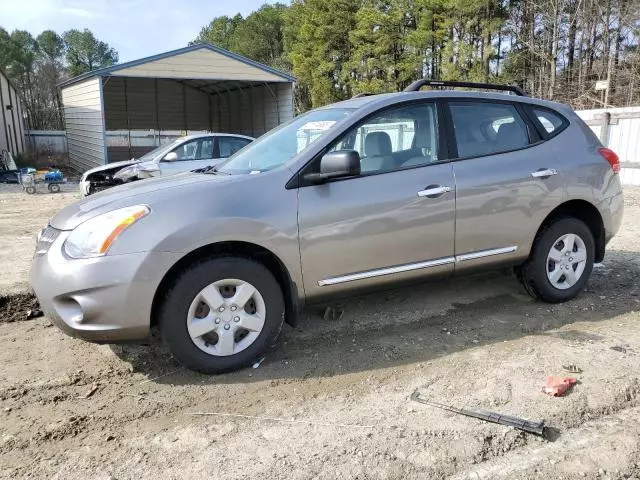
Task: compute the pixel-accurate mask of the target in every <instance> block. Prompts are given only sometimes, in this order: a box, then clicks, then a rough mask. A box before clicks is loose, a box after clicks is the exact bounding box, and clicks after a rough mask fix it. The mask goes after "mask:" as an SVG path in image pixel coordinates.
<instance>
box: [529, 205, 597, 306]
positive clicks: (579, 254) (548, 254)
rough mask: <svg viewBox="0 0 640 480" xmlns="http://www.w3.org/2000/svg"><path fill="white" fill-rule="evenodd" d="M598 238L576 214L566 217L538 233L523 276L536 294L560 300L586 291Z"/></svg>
mask: <svg viewBox="0 0 640 480" xmlns="http://www.w3.org/2000/svg"><path fill="white" fill-rule="evenodd" d="M594 257H595V242H594V240H593V234H592V233H591V230H590V229H589V227H588V226H587V225H586V224H585V223H584V222H582V221H581V220H578V219H576V218H562V219H560V220H557V221H556V222H554V223H552V224H550V225H548V226H547V227H545V228H543V230H542V231H541V232H540V233H539V234H538V236H537V237H536V240H535V242H534V245H533V249H532V251H531V255H530V257H529V259H528V260H527V262H526V263H525V264H524V265H522V266H521V267H519V271H518V274H519V277H520V280H521V281H522V283H523V285H524V286H525V289H526V290H527V292H529V294H530V295H531V296H532V297H534V298H539V299H541V300H544V301H545V302H550V303H559V302H564V301H567V300H570V299H572V298H574V297H575V296H576V295H578V293H580V292H581V291H582V289H583V288H584V286H585V285H586V283H587V281H588V280H589V276H590V275H591V270H592V269H593V262H594Z"/></svg>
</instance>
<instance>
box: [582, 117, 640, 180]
mask: <svg viewBox="0 0 640 480" xmlns="http://www.w3.org/2000/svg"><path fill="white" fill-rule="evenodd" d="M576 113H577V114H578V115H579V116H580V118H582V119H583V120H584V121H585V122H586V123H587V125H589V127H590V128H591V130H593V131H594V133H595V134H596V135H597V136H598V138H600V141H601V142H602V144H603V145H605V146H607V147H609V148H610V149H611V150H613V151H614V152H616V153H617V154H618V156H619V157H620V162H621V165H622V170H621V171H620V179H621V180H622V183H623V184H624V185H640V106H638V107H624V108H609V109H604V108H602V109H597V110H581V111H577V112H576Z"/></svg>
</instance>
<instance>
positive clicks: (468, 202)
mask: <svg viewBox="0 0 640 480" xmlns="http://www.w3.org/2000/svg"><path fill="white" fill-rule="evenodd" d="M542 168H544V169H555V170H557V172H558V174H557V175H552V176H549V177H546V178H536V177H533V176H532V173H533V172H536V171H537V170H539V169H542ZM453 170H454V173H455V176H456V255H457V256H461V255H466V254H470V253H474V252H480V251H486V250H493V249H505V253H501V254H497V255H490V256H480V257H477V258H473V259H469V260H464V261H459V262H458V263H457V264H456V270H457V271H464V270H465V269H467V268H470V267H477V266H481V265H484V264H489V263H495V262H501V261H505V262H512V261H517V260H521V259H525V258H526V257H527V256H528V255H529V252H530V250H531V245H532V244H533V240H534V237H535V235H536V231H537V230H538V227H539V226H540V224H541V223H542V222H543V220H544V219H545V218H546V216H547V215H548V214H549V213H550V212H551V211H552V210H553V209H554V208H555V207H557V206H558V205H560V204H561V203H562V200H563V193H564V178H565V175H566V167H565V166H564V164H563V161H562V159H560V158H559V157H558V153H557V152H556V151H555V149H554V148H553V146H552V145H550V144H549V143H540V144H538V145H534V146H531V147H529V148H524V149H522V150H517V151H512V152H508V153H501V154H497V155H489V156H484V157H477V158H471V159H468V160H460V161H457V162H453Z"/></svg>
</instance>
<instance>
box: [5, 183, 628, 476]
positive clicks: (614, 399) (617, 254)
mask: <svg viewBox="0 0 640 480" xmlns="http://www.w3.org/2000/svg"><path fill="white" fill-rule="evenodd" d="M63 195H69V197H64V196H63ZM63 195H60V196H58V197H56V198H55V199H53V197H52V196H45V195H42V196H39V197H34V198H32V199H28V200H22V197H23V196H22V194H18V193H4V194H0V202H2V203H0V205H2V213H1V216H2V218H1V219H0V225H1V226H2V227H1V229H0V231H1V232H2V233H1V237H0V239H1V240H0V241H1V243H0V252H3V253H2V255H3V257H2V260H3V262H7V261H10V262H15V264H16V265H19V266H20V269H21V270H20V271H22V272H25V271H26V269H27V268H28V259H30V257H31V251H32V248H33V239H30V240H29V241H25V242H24V243H21V244H20V246H18V245H15V246H13V245H12V246H11V248H12V249H14V250H13V253H12V254H11V255H9V254H7V252H6V251H4V249H5V248H6V246H7V245H9V244H10V242H11V240H12V239H13V240H15V238H16V237H18V236H20V235H24V236H27V235H30V236H32V235H34V233H35V232H36V231H37V229H38V228H40V225H41V224H43V223H45V222H46V218H47V217H48V216H50V215H51V214H52V213H53V212H54V211H55V210H56V208H59V207H60V206H61V205H62V204H63V203H64V202H65V201H70V200H71V197H72V195H71V194H63ZM45 197H49V198H45ZM18 198H20V200H17V199H18ZM54 200H55V202H56V205H55V206H54V205H53V204H52V203H53V201H54ZM5 202H8V203H10V204H11V206H12V208H11V209H7V208H6V207H5V205H6V203H5ZM15 205H18V208H19V210H20V211H21V212H23V214H24V213H28V214H32V215H33V217H31V218H32V220H29V221H27V222H26V223H24V227H21V226H20V225H22V223H21V215H20V214H19V213H15V210H14V208H13V207H14V206H15ZM21 228H23V230H21ZM639 234H640V190H637V189H635V190H634V189H629V190H627V191H626V210H625V219H624V226H623V229H622V231H621V233H620V234H619V236H618V237H616V238H615V239H614V241H613V242H612V243H611V245H610V248H609V251H608V253H607V256H606V258H605V261H604V262H603V263H602V265H601V266H599V267H598V268H596V269H595V270H594V273H593V275H592V278H591V281H590V283H589V286H588V290H587V292H585V293H584V294H582V295H581V296H580V297H579V298H578V299H576V300H575V301H572V302H569V303H566V304H563V305H554V306H552V305H547V304H543V303H538V302H534V301H532V300H531V299H530V298H529V297H528V296H526V295H525V294H524V292H523V290H522V289H521V288H520V286H519V285H518V284H517V282H516V281H515V280H514V279H513V278H511V277H509V276H507V275H504V274H499V273H489V274H483V275H480V276H475V277H468V278H462V279H457V280H452V281H446V282H440V283H432V284H425V285H422V286H417V287H410V288H404V289H400V290H395V291H389V292H384V293H378V294H375V295H368V296H362V297H358V298H353V299H351V300H348V301H345V302H344V304H343V305H344V307H345V314H344V316H343V318H342V319H341V320H340V321H328V320H325V319H323V317H322V315H321V313H320V312H321V309H320V308H317V309H312V308H310V309H309V310H308V311H307V312H306V314H305V316H304V319H303V321H302V322H301V325H299V326H298V327H296V328H295V329H291V328H288V329H287V330H285V332H284V334H283V336H282V339H281V342H280V345H279V347H278V348H277V350H275V351H274V352H273V353H271V354H270V355H269V356H268V358H267V359H266V360H265V361H264V363H262V365H260V366H259V367H258V368H256V369H248V370H244V371H241V372H237V373H234V374H228V375H223V376H216V377H207V376H203V375H199V374H195V373H191V372H189V371H187V370H185V369H183V368H181V367H179V366H178V365H177V364H176V363H175V361H174V360H173V359H171V358H170V356H169V355H168V354H167V352H166V350H165V349H164V348H163V347H162V346H161V345H160V344H159V342H158V341H157V340H156V339H155V338H153V339H151V341H150V344H149V345H146V346H130V345H127V346H106V345H103V346H98V345H92V344H88V343H84V342H82V341H79V340H75V339H71V338H68V337H66V336H65V335H63V334H62V333H61V332H59V331H58V330H57V329H56V328H53V327H52V326H51V324H50V322H49V321H48V320H47V319H46V317H44V318H38V319H35V320H29V321H19V322H13V323H3V322H0V365H1V367H0V418H1V419H2V421H1V422H0V477H4V478H72V479H75V478H77V479H81V478H82V479H84V478H97V479H107V478H118V479H124V478H135V479H138V478H144V479H146V478H149V479H157V478H176V479H180V478H205V477H206V478H238V479H240V478H277V479H280V478H281V479H305V478H321V479H335V478H360V479H365V478H380V479H400V478H409V479H411V478H460V479H464V478H473V479H475V478H505V479H506V478H509V479H511V478H521V479H528V478H545V479H547V478H612V479H619V478H636V479H637V478H640V323H639V319H640V315H639V314H638V310H639V309H640V280H639V278H640V277H639V274H640V255H639V253H638V252H640V240H639V238H640V237H639ZM23 257H24V258H23ZM14 275H17V277H15V278H17V279H18V281H19V282H24V280H25V279H24V277H23V276H22V277H21V275H24V273H22V274H20V273H16V274H14ZM2 281H4V282H5V283H4V284H3V285H5V286H6V285H8V284H9V282H8V280H7V279H2ZM14 283H15V282H14ZM9 286H11V288H15V287H13V286H12V285H9ZM612 347H614V348H612ZM567 364H575V365H577V366H579V367H580V368H581V369H582V370H583V373H581V374H578V375H576V377H577V378H578V380H579V384H578V385H576V386H575V387H574V389H573V390H572V391H571V392H570V393H569V394H568V395H567V396H565V397H562V398H553V397H549V396H547V395H544V394H542V393H541V392H540V388H541V385H542V384H543V383H544V380H545V378H546V377H547V376H548V375H570V374H567V372H564V371H563V368H562V366H563V365H567ZM416 388H419V389H420V390H421V391H422V392H423V393H424V394H425V395H427V396H429V397H430V398H432V399H434V400H437V401H440V402H444V403H448V404H452V405H456V406H460V407H463V406H466V407H472V408H483V409H487V410H494V411H499V412H502V413H505V414H510V415H518V416H521V417H525V418H529V419H532V420H540V419H546V421H547V423H548V424H549V425H550V426H552V427H553V430H552V435H551V436H550V440H543V439H541V438H538V437H535V436H533V435H528V434H525V433H522V432H519V431H517V430H514V429H511V428H508V427H503V426H500V425H494V424H488V423H484V422H481V421H478V420H475V419H471V418H466V417H460V416H457V415H455V414H452V413H449V412H445V411H441V410H437V409H434V408H432V407H429V406H426V405H421V404H417V403H414V402H411V401H410V400H409V396H410V394H411V392H413V390H414V389H416ZM89 392H93V393H92V394H91V395H90V396H88V394H89ZM196 413H223V414H235V415H246V416H250V417H251V418H247V417H242V416H240V417H236V416H223V415H194V414H196ZM252 417H262V418H261V419H256V418H252ZM265 417H267V418H268V419H267V418H265Z"/></svg>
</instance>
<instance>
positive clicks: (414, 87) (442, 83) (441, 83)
mask: <svg viewBox="0 0 640 480" xmlns="http://www.w3.org/2000/svg"><path fill="white" fill-rule="evenodd" d="M426 86H429V87H465V88H479V89H484V90H500V91H504V92H511V93H515V94H516V95H519V96H521V97H526V96H527V94H526V93H524V91H523V90H522V89H521V88H520V87H516V86H515V85H495V84H492V83H475V82H450V81H448V80H427V79H422V80H416V81H415V82H413V83H412V84H411V85H409V86H408V87H407V88H405V89H404V91H405V92H417V91H418V90H420V89H421V88H422V87H426Z"/></svg>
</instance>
